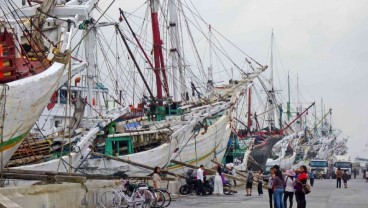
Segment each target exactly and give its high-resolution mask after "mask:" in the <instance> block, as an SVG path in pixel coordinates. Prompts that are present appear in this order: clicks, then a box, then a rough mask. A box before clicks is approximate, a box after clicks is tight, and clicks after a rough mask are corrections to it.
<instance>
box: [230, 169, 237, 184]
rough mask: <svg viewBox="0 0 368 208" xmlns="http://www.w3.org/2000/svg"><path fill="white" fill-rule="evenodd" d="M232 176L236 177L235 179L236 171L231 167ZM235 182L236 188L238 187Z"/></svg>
mask: <svg viewBox="0 0 368 208" xmlns="http://www.w3.org/2000/svg"><path fill="white" fill-rule="evenodd" d="M230 170H231V172H230V173H231V175H232V176H234V177H236V170H235V168H234V167H231V169H230ZM233 181H234V187H236V180H233Z"/></svg>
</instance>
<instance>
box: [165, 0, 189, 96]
mask: <svg viewBox="0 0 368 208" xmlns="http://www.w3.org/2000/svg"><path fill="white" fill-rule="evenodd" d="M176 5H177V2H176V0H169V2H168V9H169V14H170V21H169V28H170V41H171V49H170V56H171V61H172V63H171V64H172V83H171V84H172V85H171V90H172V96H173V100H174V101H180V100H185V77H184V72H183V70H184V67H183V62H182V57H181V50H180V36H179V30H178V16H177V6H176ZM178 71H179V77H178ZM178 83H180V87H179V89H178V87H177V85H178Z"/></svg>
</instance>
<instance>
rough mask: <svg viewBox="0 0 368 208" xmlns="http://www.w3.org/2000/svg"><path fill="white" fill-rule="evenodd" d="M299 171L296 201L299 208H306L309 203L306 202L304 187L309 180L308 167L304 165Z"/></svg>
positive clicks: (296, 184)
mask: <svg viewBox="0 0 368 208" xmlns="http://www.w3.org/2000/svg"><path fill="white" fill-rule="evenodd" d="M299 170H300V173H299V176H298V178H297V180H296V183H295V199H296V204H297V208H306V206H307V201H306V200H305V194H304V192H303V185H306V184H307V180H308V174H307V167H306V166H305V165H302V166H300V169H299Z"/></svg>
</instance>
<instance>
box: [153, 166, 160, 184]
mask: <svg viewBox="0 0 368 208" xmlns="http://www.w3.org/2000/svg"><path fill="white" fill-rule="evenodd" d="M160 173H161V168H160V167H158V166H156V167H155V169H153V175H152V181H153V188H154V189H160V188H161V177H160Z"/></svg>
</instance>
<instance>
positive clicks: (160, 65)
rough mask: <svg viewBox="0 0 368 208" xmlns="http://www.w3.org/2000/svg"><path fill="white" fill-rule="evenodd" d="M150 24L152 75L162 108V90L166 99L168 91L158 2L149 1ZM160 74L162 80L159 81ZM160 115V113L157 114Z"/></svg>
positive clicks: (154, 0)
mask: <svg viewBox="0 0 368 208" xmlns="http://www.w3.org/2000/svg"><path fill="white" fill-rule="evenodd" d="M150 6H151V20H152V21H151V22H152V36H153V56H154V69H153V70H154V73H155V76H156V87H157V100H158V106H159V107H160V106H163V95H162V89H164V90H165V92H166V95H167V97H168V96H169V89H168V87H167V78H166V72H165V65H164V57H163V53H162V41H161V37H160V28H159V22H158V10H159V7H160V1H159V0H151V1H150ZM161 74H162V79H161ZM159 114H161V113H159Z"/></svg>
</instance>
